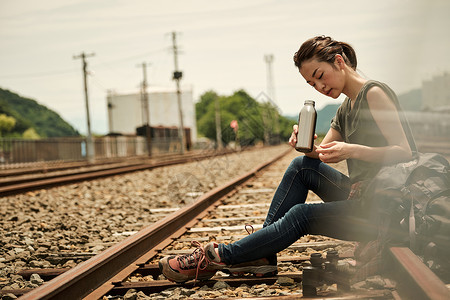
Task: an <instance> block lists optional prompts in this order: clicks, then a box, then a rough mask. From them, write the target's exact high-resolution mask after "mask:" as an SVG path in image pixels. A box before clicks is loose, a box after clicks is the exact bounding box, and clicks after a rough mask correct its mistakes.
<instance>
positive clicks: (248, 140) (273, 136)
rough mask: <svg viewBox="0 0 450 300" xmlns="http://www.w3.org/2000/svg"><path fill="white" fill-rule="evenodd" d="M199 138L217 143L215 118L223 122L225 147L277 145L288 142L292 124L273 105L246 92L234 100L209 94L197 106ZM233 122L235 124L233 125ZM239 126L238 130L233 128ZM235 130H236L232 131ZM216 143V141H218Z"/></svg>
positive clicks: (241, 92) (222, 130)
mask: <svg viewBox="0 0 450 300" xmlns="http://www.w3.org/2000/svg"><path fill="white" fill-rule="evenodd" d="M195 111H196V119H197V131H198V134H199V136H204V137H207V138H208V139H211V140H214V141H216V139H217V134H216V118H217V116H219V119H220V132H221V137H222V143H223V144H228V143H230V142H238V143H240V144H241V145H250V144H255V143H256V142H259V141H263V142H265V143H269V144H275V143H279V142H280V141H281V142H284V141H287V140H288V139H289V136H290V135H291V133H292V124H293V123H295V122H293V121H292V120H290V119H288V118H286V117H283V116H281V115H280V113H279V111H278V109H277V107H276V106H275V105H274V104H272V103H271V102H270V101H268V100H267V101H264V102H262V103H261V102H258V101H257V100H256V99H254V98H252V97H251V96H250V95H248V94H247V93H246V92H245V91H244V90H239V91H236V92H235V93H234V94H232V95H231V96H222V95H218V94H217V93H216V92H214V91H207V92H205V93H204V94H203V95H201V96H200V99H199V101H198V102H197V103H196V105H195ZM232 122H233V123H232ZM233 124H237V127H235V126H233ZM232 126H233V127H235V128H232ZM216 142H217V141H216Z"/></svg>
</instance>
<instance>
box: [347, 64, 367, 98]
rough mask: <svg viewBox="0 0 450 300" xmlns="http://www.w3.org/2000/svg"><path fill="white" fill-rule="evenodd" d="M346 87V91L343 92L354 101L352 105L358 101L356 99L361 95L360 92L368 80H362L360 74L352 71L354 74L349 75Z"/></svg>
mask: <svg viewBox="0 0 450 300" xmlns="http://www.w3.org/2000/svg"><path fill="white" fill-rule="evenodd" d="M346 81H347V82H346V85H345V87H344V90H343V91H342V92H343V93H344V94H345V95H346V96H347V97H349V98H350V100H351V101H352V105H353V103H354V102H355V100H356V97H357V96H358V94H359V91H360V90H361V88H362V87H363V85H364V84H365V83H366V82H367V80H366V79H364V78H362V77H361V76H360V75H359V74H358V73H356V72H355V71H353V70H352V72H349V73H348V77H347V80H346Z"/></svg>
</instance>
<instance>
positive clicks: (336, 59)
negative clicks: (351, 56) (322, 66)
mask: <svg viewBox="0 0 450 300" xmlns="http://www.w3.org/2000/svg"><path fill="white" fill-rule="evenodd" d="M334 64H335V65H336V67H338V68H343V67H344V65H345V61H344V58H343V57H342V55H340V54H336V56H335V57H334Z"/></svg>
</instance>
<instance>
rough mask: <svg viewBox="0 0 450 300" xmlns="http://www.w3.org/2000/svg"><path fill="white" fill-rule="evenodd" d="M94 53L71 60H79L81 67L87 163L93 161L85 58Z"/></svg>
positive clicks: (82, 54)
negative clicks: (85, 121)
mask: <svg viewBox="0 0 450 300" xmlns="http://www.w3.org/2000/svg"><path fill="white" fill-rule="evenodd" d="M94 55H95V54H94V53H91V54H85V53H84V52H82V53H81V54H80V55H78V56H74V57H73V59H78V58H81V61H82V67H83V82H84V99H85V103H86V119H87V133H88V135H87V145H86V156H87V158H88V161H89V162H93V161H94V154H95V153H94V143H93V140H92V133H91V118H90V114H89V98H88V86H87V62H86V58H87V57H91V56H94Z"/></svg>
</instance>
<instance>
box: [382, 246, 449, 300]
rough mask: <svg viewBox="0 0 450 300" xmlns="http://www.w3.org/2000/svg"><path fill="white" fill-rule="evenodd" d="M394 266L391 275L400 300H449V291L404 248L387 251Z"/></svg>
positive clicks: (393, 248)
mask: <svg viewBox="0 0 450 300" xmlns="http://www.w3.org/2000/svg"><path fill="white" fill-rule="evenodd" d="M389 251H390V254H391V256H392V257H393V261H394V263H395V266H393V269H394V270H395V271H394V273H393V275H394V277H395V279H396V281H397V292H398V293H399V295H400V297H401V299H432V300H442V299H450V291H449V289H448V288H447V287H446V285H445V284H444V283H443V282H442V280H441V279H439V277H437V276H436V275H435V274H434V273H433V272H432V271H431V270H430V269H429V268H428V267H427V266H426V265H425V264H423V263H422V261H421V260H420V259H419V258H418V257H417V256H416V255H415V254H414V253H413V252H412V251H411V250H410V249H409V248H405V247H392V248H390V249H389Z"/></svg>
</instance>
